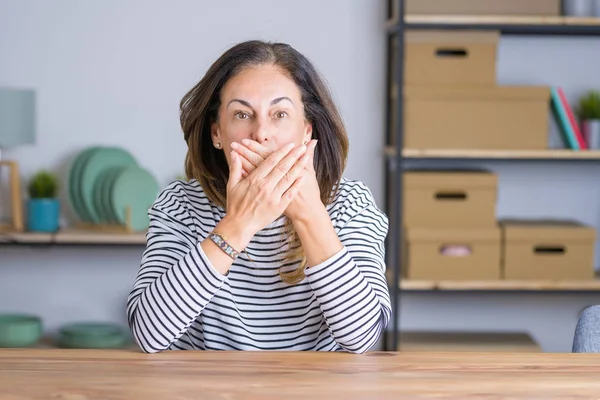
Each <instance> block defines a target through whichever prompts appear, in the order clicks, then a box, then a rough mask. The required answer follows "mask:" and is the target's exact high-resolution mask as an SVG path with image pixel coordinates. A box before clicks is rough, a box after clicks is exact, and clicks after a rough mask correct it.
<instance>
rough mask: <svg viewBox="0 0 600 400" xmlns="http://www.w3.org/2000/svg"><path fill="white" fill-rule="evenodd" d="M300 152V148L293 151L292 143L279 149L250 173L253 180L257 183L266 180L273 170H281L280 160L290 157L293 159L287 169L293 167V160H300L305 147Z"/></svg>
mask: <svg viewBox="0 0 600 400" xmlns="http://www.w3.org/2000/svg"><path fill="white" fill-rule="evenodd" d="M302 150H303V151H300V148H295V149H294V144H293V143H288V144H287V145H285V146H283V147H280V148H279V149H277V150H276V151H274V152H273V153H271V155H270V156H269V157H267V158H266V159H265V160H264V161H263V162H262V163H260V165H259V166H258V167H257V168H256V169H255V170H254V172H252V177H253V179H255V180H257V181H259V180H262V179H264V178H266V177H267V176H268V175H269V174H270V173H271V172H272V171H273V170H277V169H280V168H281V165H279V164H280V162H281V161H282V160H284V159H289V158H290V157H292V158H293V159H294V160H293V162H292V163H291V164H290V166H289V168H291V167H292V166H293V165H294V162H295V160H296V159H298V158H300V156H302V154H303V153H304V151H306V146H304V149H302ZM289 168H288V169H289ZM278 181H279V179H277V181H276V182H278Z"/></svg>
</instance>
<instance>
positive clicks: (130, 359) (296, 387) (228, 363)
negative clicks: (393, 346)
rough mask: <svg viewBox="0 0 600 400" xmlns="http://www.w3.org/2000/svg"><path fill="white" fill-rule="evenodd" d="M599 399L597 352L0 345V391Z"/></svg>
mask: <svg viewBox="0 0 600 400" xmlns="http://www.w3.org/2000/svg"><path fill="white" fill-rule="evenodd" d="M34 398H35V399H41V398H52V399H65V400H84V399H164V400H176V399H203V400H205V399H261V400H264V399H281V398H287V399H313V398H314V399H332V398H335V399H338V398H339V399H367V398H378V399H399V398H402V399H406V398H410V399H419V398H428V399H429V398H441V399H471V398H483V399H503V398H510V399H558V398H561V399H563V398H564V399H567V398H568V399H584V398H585V399H599V398H600V355H591V354H549V353H540V354H535V353H533V354H509V353H497V354H495V353H377V352H374V353H368V354H364V355H352V354H342V353H275V352H202V351H198V352H192V351H169V352H163V353H159V354H153V355H150V354H142V353H138V352H135V351H107V350H98V351H93V350H60V349H48V350H32V349H30V350H16V349H15V350H12V349H11V350H0V399H9V400H17V399H18V400H22V399H34Z"/></svg>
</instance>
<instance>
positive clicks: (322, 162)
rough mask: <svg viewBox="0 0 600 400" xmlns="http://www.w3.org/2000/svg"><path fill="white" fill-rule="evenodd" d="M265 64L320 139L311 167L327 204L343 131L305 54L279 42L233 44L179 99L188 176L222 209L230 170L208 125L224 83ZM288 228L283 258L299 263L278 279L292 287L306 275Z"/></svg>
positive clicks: (344, 151) (340, 164) (338, 168)
mask: <svg viewBox="0 0 600 400" xmlns="http://www.w3.org/2000/svg"><path fill="white" fill-rule="evenodd" d="M264 64H272V65H277V66H279V67H280V68H282V70H284V71H286V72H287V74H288V75H289V77H290V78H291V79H292V80H293V81H294V82H295V83H296V85H297V86H298V88H299V90H300V93H301V96H302V102H303V104H304V112H305V118H306V120H307V121H308V122H309V123H311V124H312V128H313V133H312V138H313V139H318V145H317V148H316V149H315V156H314V165H315V171H316V176H317V181H318V182H319V189H320V192H321V201H322V202H323V204H325V205H327V204H329V203H330V202H331V201H332V199H333V197H334V196H335V191H337V188H338V185H339V182H340V180H341V178H342V173H343V171H344V169H345V167H346V158H347V155H348V138H347V136H346V129H345V127H344V124H343V122H342V119H341V117H340V115H339V112H338V110H337V108H336V106H335V104H334V102H333V99H332V96H331V94H330V92H329V90H328V88H327V85H326V84H325V82H324V80H323V79H322V78H321V77H320V75H319V73H318V72H317V70H316V69H315V68H314V66H313V65H312V64H311V63H310V61H309V60H308V59H307V58H306V57H305V56H303V55H302V54H300V53H299V52H298V51H296V50H295V49H294V48H292V47H291V46H289V45H287V44H283V43H270V42H263V41H258V40H251V41H246V42H243V43H239V44H237V45H235V46H233V47H232V48H230V49H229V50H227V51H226V52H225V53H224V54H223V55H222V56H221V57H219V59H218V60H216V61H215V62H214V63H213V64H212V65H211V66H210V68H209V69H208V71H207V72H206V74H205V75H204V77H203V78H202V80H200V82H198V83H197V84H196V85H195V86H194V87H193V88H192V89H191V90H190V91H189V92H188V93H186V95H185V96H184V97H183V98H182V100H181V104H180V121H181V128H182V130H183V133H184V138H185V141H186V142H187V145H188V152H187V155H186V159H185V171H186V175H187V177H188V178H193V179H196V180H197V181H198V182H200V185H201V186H202V188H203V189H204V192H205V193H206V195H207V196H208V198H209V200H211V201H212V202H214V203H215V204H217V205H219V206H221V207H223V208H224V209H226V204H227V198H226V195H227V192H226V188H227V180H228V178H229V167H228V165H227V161H226V159H225V156H224V154H223V152H222V151H221V150H217V149H215V148H214V146H213V145H212V139H211V131H210V127H211V124H212V123H213V122H215V121H216V120H217V119H218V110H219V106H220V104H221V98H220V97H221V90H222V88H223V86H224V85H225V83H226V82H227V81H228V80H229V79H231V78H232V77H233V76H235V75H236V74H238V73H239V72H240V71H242V70H243V69H244V68H246V67H250V66H258V65H264ZM286 229H287V232H288V233H289V237H290V241H289V251H288V254H287V256H286V258H285V260H287V261H296V260H299V259H302V263H301V266H300V267H299V268H298V269H296V270H294V271H291V272H286V273H282V272H280V275H281V277H282V279H283V280H284V281H286V282H288V283H291V284H294V283H297V282H299V281H301V280H302V279H304V277H305V274H304V269H305V268H306V257H305V256H304V252H303V250H302V247H301V245H300V244H299V239H298V235H297V233H296V232H295V231H294V229H293V226H292V224H291V221H289V220H288V221H287V222H286Z"/></svg>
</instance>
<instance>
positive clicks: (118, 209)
mask: <svg viewBox="0 0 600 400" xmlns="http://www.w3.org/2000/svg"><path fill="white" fill-rule="evenodd" d="M68 188H69V189H68V196H69V200H70V202H71V206H72V207H73V209H74V210H75V213H76V214H77V216H78V217H79V218H80V219H81V220H82V221H83V222H85V223H89V224H106V225H108V224H110V225H126V224H127V213H126V210H127V208H129V211H130V226H129V227H130V228H131V229H132V230H134V231H142V230H145V229H147V228H148V209H149V208H150V207H151V206H152V204H153V202H154V201H155V200H156V196H157V195H158V191H159V187H158V183H157V181H156V179H155V178H154V176H152V174H151V173H150V172H148V171H147V170H145V169H144V168H142V167H140V166H139V165H138V164H137V162H136V160H135V158H134V157H133V156H132V155H131V154H129V153H128V152H127V151H126V150H123V149H121V148H118V147H100V146H95V147H90V148H87V149H85V150H83V151H82V152H80V153H79V154H78V155H77V156H76V157H75V159H74V160H73V162H72V164H71V167H70V169H69V178H68Z"/></svg>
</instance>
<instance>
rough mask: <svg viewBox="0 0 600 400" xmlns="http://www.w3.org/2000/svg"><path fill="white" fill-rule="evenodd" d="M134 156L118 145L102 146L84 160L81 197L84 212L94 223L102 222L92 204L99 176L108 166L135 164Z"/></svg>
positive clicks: (80, 180)
mask: <svg viewBox="0 0 600 400" xmlns="http://www.w3.org/2000/svg"><path fill="white" fill-rule="evenodd" d="M135 165H137V162H136V160H135V158H134V157H133V156H132V155H131V154H129V152H127V151H126V150H124V149H121V148H118V147H103V148H100V149H98V150H97V151H95V152H93V153H92V155H91V156H90V157H89V158H88V159H87V160H86V162H85V165H84V166H83V169H82V171H81V176H80V179H79V182H80V188H81V198H82V200H83V206H84V209H85V212H86V213H87V214H89V216H90V219H91V220H92V222H94V223H102V222H103V220H102V218H101V215H100V213H99V212H98V210H96V207H95V205H94V187H95V186H96V184H97V182H98V178H99V176H100V175H101V174H102V172H103V171H105V170H106V169H108V168H111V167H119V166H135Z"/></svg>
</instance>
